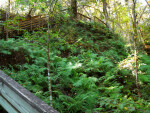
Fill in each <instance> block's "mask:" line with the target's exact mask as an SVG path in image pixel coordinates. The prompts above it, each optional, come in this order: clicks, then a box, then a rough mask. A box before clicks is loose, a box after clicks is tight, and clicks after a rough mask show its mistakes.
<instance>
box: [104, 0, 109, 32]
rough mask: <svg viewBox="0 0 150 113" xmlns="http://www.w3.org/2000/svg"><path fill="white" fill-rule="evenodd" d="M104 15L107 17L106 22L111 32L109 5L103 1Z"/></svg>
mask: <svg viewBox="0 0 150 113" xmlns="http://www.w3.org/2000/svg"><path fill="white" fill-rule="evenodd" d="M103 13H104V16H105V22H106V26H107V27H108V28H109V30H111V26H110V24H109V20H108V19H109V18H108V12H107V3H106V0H103Z"/></svg>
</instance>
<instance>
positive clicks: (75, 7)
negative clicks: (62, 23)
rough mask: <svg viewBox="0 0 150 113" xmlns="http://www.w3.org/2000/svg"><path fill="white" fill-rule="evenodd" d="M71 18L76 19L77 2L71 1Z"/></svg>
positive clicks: (75, 0)
mask: <svg viewBox="0 0 150 113" xmlns="http://www.w3.org/2000/svg"><path fill="white" fill-rule="evenodd" d="M71 14H72V15H71V18H72V19H75V20H76V19H77V0H71Z"/></svg>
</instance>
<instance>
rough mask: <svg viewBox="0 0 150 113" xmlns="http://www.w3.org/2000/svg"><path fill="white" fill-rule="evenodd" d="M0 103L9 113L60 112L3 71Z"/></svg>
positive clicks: (0, 73)
mask: <svg viewBox="0 0 150 113" xmlns="http://www.w3.org/2000/svg"><path fill="white" fill-rule="evenodd" d="M0 105H1V106H2V107H3V108H4V109H5V110H6V111H7V112H9V113H59V112H58V111H56V110H54V109H53V108H52V107H50V106H48V105H47V104H46V103H45V102H43V101H41V100H40V99H39V98H37V97H36V96H34V95H33V94H32V93H31V92H29V91H28V90H27V89H25V88H24V87H22V86H21V85H20V84H18V83H17V82H15V81H14V80H13V79H11V78H10V77H9V76H7V75H6V74H4V73H3V72H2V71H0Z"/></svg>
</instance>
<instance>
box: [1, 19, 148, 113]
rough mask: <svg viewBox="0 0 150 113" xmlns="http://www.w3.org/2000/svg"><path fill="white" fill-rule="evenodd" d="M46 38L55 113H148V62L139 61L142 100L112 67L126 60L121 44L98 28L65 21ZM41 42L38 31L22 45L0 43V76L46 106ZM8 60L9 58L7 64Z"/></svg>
mask: <svg viewBox="0 0 150 113" xmlns="http://www.w3.org/2000/svg"><path fill="white" fill-rule="evenodd" d="M50 36H51V39H50V53H49V54H50V69H51V70H50V72H51V80H52V90H53V106H54V108H55V109H56V110H58V111H60V112H63V113H92V112H120V113H122V112H127V113H128V112H129V113H130V112H133V113H134V112H135V113H138V112H139V113H140V112H147V113H148V112H150V111H149V108H150V104H149V102H148V100H149V97H148V94H149V90H148V89H149V86H150V84H149V81H148V80H147V78H145V77H148V79H149V75H150V74H149V70H148V69H149V68H148V66H150V64H149V62H147V60H145V59H144V58H147V59H148V56H141V57H140V58H141V59H140V64H142V65H141V66H140V70H141V78H140V80H141V84H140V87H141V88H142V89H141V93H142V94H143V97H142V98H138V97H137V95H136V94H137V91H136V87H135V76H133V75H134V74H132V70H131V69H126V68H122V69H120V68H119V65H118V64H119V63H120V62H121V61H123V60H124V59H125V58H127V56H128V54H127V53H126V51H125V48H124V43H123V42H122V41H121V38H120V37H118V36H117V35H115V34H113V33H111V32H110V31H109V30H108V29H107V28H105V27H104V26H103V25H98V24H95V23H83V22H77V23H74V22H71V21H67V22H64V23H63V24H61V25H57V26H54V27H53V30H52V31H51V33H50ZM46 41H47V33H46V32H44V31H42V30H41V31H38V32H34V33H32V34H30V33H26V34H25V35H24V39H17V40H13V39H9V40H8V41H4V40H1V41H0V62H1V63H2V64H5V65H3V66H1V69H3V71H5V72H6V73H7V74H8V75H10V76H11V77H12V78H13V79H15V80H16V81H17V82H18V83H20V84H21V85H22V86H24V87H25V88H27V89H28V90H30V91H31V92H33V93H34V94H35V95H36V96H38V97H39V98H41V99H42V100H43V101H45V102H46V103H49V92H48V80H47V68H46V65H47V60H46V59H47V57H46V56H47V55H46V54H47V53H46V51H47V49H46ZM14 54H15V55H14ZM10 55H12V56H13V57H14V58H12V59H11V60H10V57H12V56H10ZM22 55H23V56H22ZM4 56H5V57H4ZM3 59H5V60H3ZM16 59H17V60H16ZM19 59H20V60H19ZM127 60H128V58H127ZM7 61H8V62H7ZM10 61H11V62H12V63H10ZM13 62H14V63H13ZM19 62H21V64H20V63H19ZM6 64H7V65H6ZM8 64H10V65H8Z"/></svg>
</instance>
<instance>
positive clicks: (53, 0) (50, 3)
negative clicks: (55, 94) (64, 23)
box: [45, 0, 58, 107]
mask: <svg viewBox="0 0 150 113" xmlns="http://www.w3.org/2000/svg"><path fill="white" fill-rule="evenodd" d="M57 1H58V0H47V7H48V8H49V11H48V15H47V14H46V13H45V16H46V17H47V24H48V31H47V73H48V82H49V83H48V86H49V93H50V106H51V107H53V98H52V86H51V74H50V56H49V53H50V49H49V48H50V31H51V26H50V16H51V14H52V10H53V7H54V6H53V5H55V3H56V2H57Z"/></svg>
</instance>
